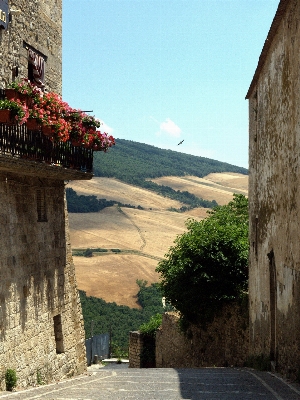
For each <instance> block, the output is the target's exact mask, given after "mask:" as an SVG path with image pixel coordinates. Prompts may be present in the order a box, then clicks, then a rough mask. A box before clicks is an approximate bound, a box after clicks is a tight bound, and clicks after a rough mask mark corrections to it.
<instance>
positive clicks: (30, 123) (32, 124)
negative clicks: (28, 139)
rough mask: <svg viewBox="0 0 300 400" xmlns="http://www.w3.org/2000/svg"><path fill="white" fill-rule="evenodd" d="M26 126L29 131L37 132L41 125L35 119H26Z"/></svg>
mask: <svg viewBox="0 0 300 400" xmlns="http://www.w3.org/2000/svg"><path fill="white" fill-rule="evenodd" d="M26 125H27V129H28V130H29V131H38V130H40V129H41V124H40V123H39V122H38V120H37V119H36V118H28V119H27V122H26Z"/></svg>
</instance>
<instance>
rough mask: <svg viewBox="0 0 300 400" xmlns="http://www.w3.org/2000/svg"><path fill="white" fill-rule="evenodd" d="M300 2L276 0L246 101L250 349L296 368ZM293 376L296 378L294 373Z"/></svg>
mask: <svg viewBox="0 0 300 400" xmlns="http://www.w3.org/2000/svg"><path fill="white" fill-rule="evenodd" d="M299 16H300V2H299V1H298V0H281V1H280V3H279V6H278V9H277V12H276V15H275V17H274V20H273V22H272V25H271V28H270V30H269V33H268V37H267V39H266V41H265V44H264V46H263V49H262V52H261V55H260V58H259V61H258V65H257V69H256V71H255V74H254V77H253V80H252V82H251V85H250V88H249V91H248V93H247V96H246V98H247V99H249V114H250V116H249V124H250V128H249V134H250V143H249V203H250V205H249V207H250V208H249V210H250V273H249V274H250V275H249V296H250V354H251V355H252V356H259V355H262V356H264V357H265V358H266V359H267V358H268V357H270V359H271V365H272V367H273V368H277V369H278V371H280V372H282V373H285V374H289V375H290V376H294V377H295V376H296V375H298V374H299V372H300V245H299V237H300V222H299V221H300V220H299V217H300V192H299V190H300V189H299V187H300V177H299V176H300V175H299V173H300V74H299V73H300V17H299ZM298 376H299V375H298Z"/></svg>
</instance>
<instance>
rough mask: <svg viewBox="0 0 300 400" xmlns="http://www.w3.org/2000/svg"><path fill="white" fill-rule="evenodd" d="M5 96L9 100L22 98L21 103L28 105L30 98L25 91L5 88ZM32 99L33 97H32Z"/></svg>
mask: <svg viewBox="0 0 300 400" xmlns="http://www.w3.org/2000/svg"><path fill="white" fill-rule="evenodd" d="M5 96H6V98H7V100H11V101H16V100H20V102H21V103H23V104H26V105H28V103H29V98H28V95H27V94H25V93H20V92H18V91H17V90H15V89H5ZM30 100H31V99H30Z"/></svg>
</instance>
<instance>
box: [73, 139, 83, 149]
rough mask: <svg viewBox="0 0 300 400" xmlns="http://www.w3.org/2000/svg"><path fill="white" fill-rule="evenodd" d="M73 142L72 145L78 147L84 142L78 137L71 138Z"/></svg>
mask: <svg viewBox="0 0 300 400" xmlns="http://www.w3.org/2000/svg"><path fill="white" fill-rule="evenodd" d="M71 144H72V146H76V147H78V146H81V144H82V142H81V141H80V140H77V139H72V140H71Z"/></svg>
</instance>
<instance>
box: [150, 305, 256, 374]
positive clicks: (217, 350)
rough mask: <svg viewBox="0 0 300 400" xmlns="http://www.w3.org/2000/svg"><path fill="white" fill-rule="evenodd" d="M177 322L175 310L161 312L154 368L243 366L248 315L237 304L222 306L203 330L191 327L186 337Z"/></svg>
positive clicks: (246, 351) (245, 356)
mask: <svg viewBox="0 0 300 400" xmlns="http://www.w3.org/2000/svg"><path fill="white" fill-rule="evenodd" d="M178 321H179V316H178V315H177V314H176V313H165V314H164V315H163V321H162V326H161V328H160V329H159V330H158V332H157V333H156V367H157V368H187V367H189V368H193V367H212V366H216V367H224V366H231V365H233V366H243V365H244V363H245V361H246V360H247V358H248V349H249V329H248V315H247V312H246V313H245V312H243V311H241V309H240V307H239V306H237V305H234V306H227V307H225V308H224V310H223V312H222V315H220V316H219V317H216V318H215V320H214V321H213V322H212V323H211V324H209V325H208V326H207V328H206V329H201V328H200V327H197V326H192V328H191V334H189V335H187V336H185V335H184V334H183V333H182V332H181V331H180V329H179V325H178Z"/></svg>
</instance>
